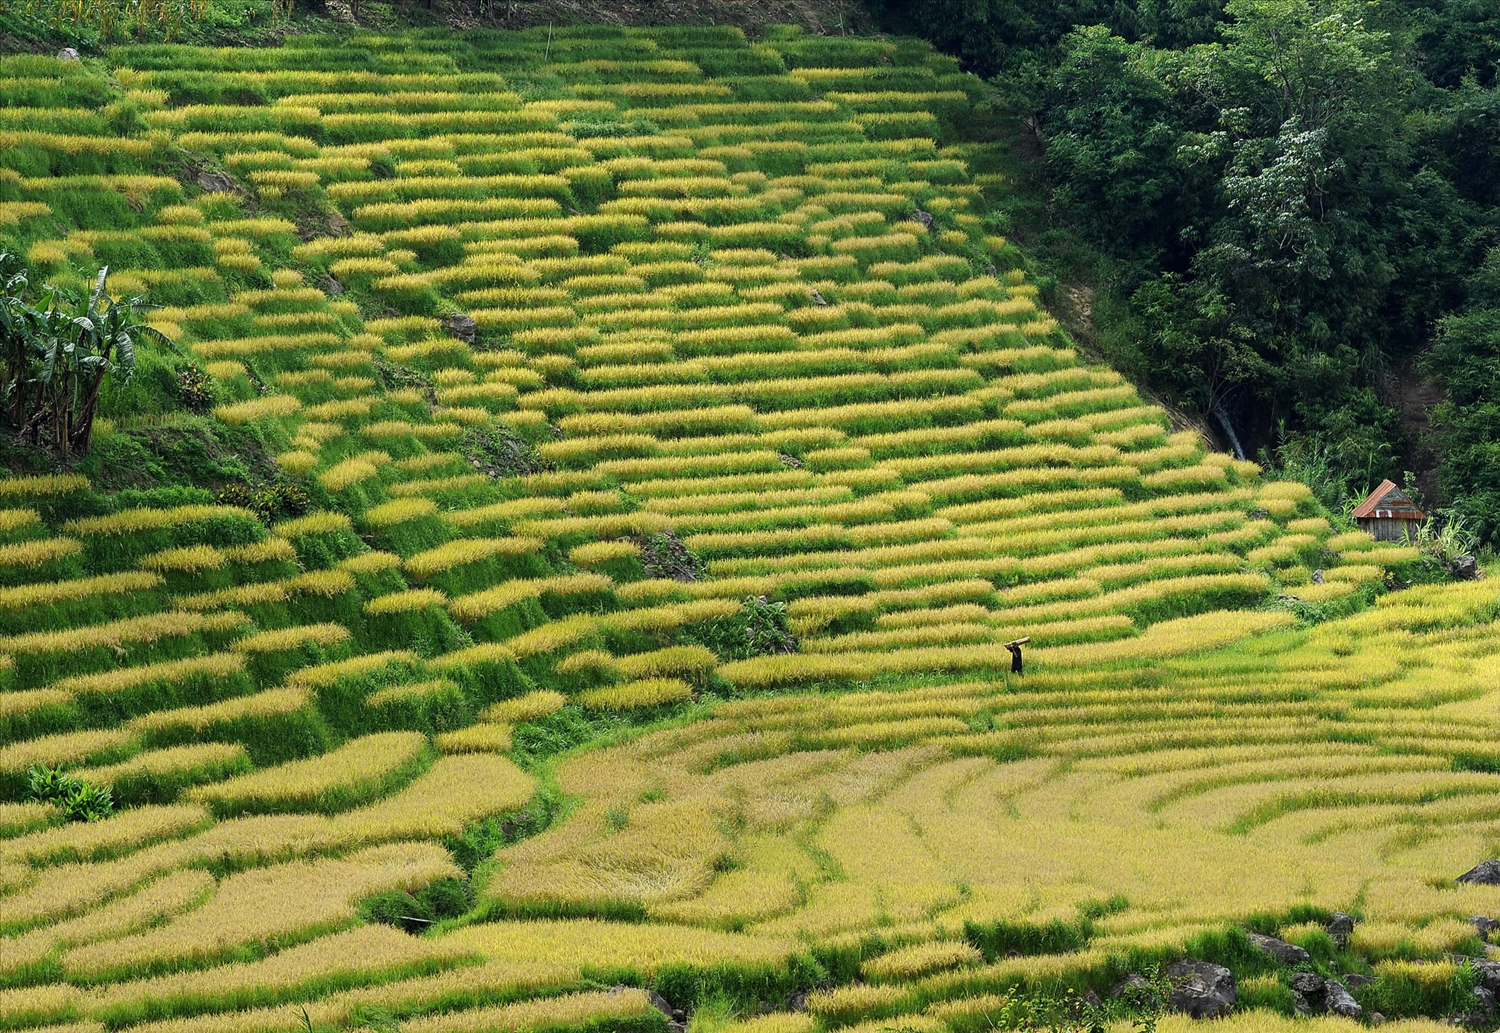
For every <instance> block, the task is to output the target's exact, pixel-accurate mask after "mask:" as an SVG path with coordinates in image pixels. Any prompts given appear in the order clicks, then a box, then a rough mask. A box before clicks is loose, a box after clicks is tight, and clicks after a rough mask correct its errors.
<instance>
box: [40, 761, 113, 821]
mask: <svg viewBox="0 0 1500 1033" xmlns="http://www.w3.org/2000/svg"><path fill="white" fill-rule="evenodd" d="M26 780H27V785H28V788H29V789H30V791H31V798H32V799H33V800H36V801H38V802H40V803H52V804H56V805H57V806H59V807H61V808H62V810H63V813H65V814H66V815H67V816H68V820H69V821H98V820H100V819H101V818H107V817H109V816H110V815H111V814H113V813H114V809H115V801H114V795H113V793H112V792H111V791H110V787H109V786H100V785H94V784H93V783H92V782H86V781H84V780H83V779H81V778H75V777H73V776H72V775H69V774H66V773H64V772H63V771H61V770H59V769H57V768H49V767H47V766H45V765H38V766H37V767H33V768H30V769H28V770H27V772H26Z"/></svg>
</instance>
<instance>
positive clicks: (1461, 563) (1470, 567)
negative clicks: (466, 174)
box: [1453, 555, 1479, 581]
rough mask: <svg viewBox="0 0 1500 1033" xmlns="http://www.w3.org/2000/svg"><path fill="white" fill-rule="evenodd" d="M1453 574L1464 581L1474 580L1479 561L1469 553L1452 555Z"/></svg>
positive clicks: (1477, 572) (1477, 574) (1476, 575)
mask: <svg viewBox="0 0 1500 1033" xmlns="http://www.w3.org/2000/svg"><path fill="white" fill-rule="evenodd" d="M1453 576H1454V577H1456V578H1460V579H1461V580H1464V581H1472V580H1474V579H1475V578H1476V577H1478V576H1479V561H1478V560H1477V559H1475V558H1474V557H1473V556H1469V555H1463V556H1455V557H1453Z"/></svg>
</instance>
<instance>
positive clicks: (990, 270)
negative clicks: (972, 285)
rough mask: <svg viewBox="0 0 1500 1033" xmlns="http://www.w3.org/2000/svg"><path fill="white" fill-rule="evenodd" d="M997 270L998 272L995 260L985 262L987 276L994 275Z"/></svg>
mask: <svg viewBox="0 0 1500 1033" xmlns="http://www.w3.org/2000/svg"><path fill="white" fill-rule="evenodd" d="M996 272H997V270H996V269H995V263H994V262H986V263H985V266H984V275H986V276H994V275H995V273H996Z"/></svg>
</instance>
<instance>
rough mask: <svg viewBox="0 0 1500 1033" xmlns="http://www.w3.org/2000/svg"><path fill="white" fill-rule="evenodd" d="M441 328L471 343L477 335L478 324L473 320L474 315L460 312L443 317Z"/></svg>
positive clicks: (466, 342)
mask: <svg viewBox="0 0 1500 1033" xmlns="http://www.w3.org/2000/svg"><path fill="white" fill-rule="evenodd" d="M443 329H444V330H446V331H448V333H449V334H451V335H452V336H454V337H457V338H458V339H459V340H460V341H463V342H464V343H465V344H473V343H474V339H475V338H476V337H478V336H479V324H478V323H476V322H474V317H473V316H466V315H464V314H462V313H456V314H454V315H451V316H447V317H445V318H444V319H443Z"/></svg>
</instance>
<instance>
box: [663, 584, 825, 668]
mask: <svg viewBox="0 0 1500 1033" xmlns="http://www.w3.org/2000/svg"><path fill="white" fill-rule="evenodd" d="M683 637H684V638H687V639H690V640H691V641H694V642H697V643H700V644H701V645H705V646H707V647H708V648H709V649H712V650H713V651H714V652H715V653H717V654H718V655H719V656H720V657H721V658H722V659H725V660H748V659H750V658H751V657H753V656H768V655H771V654H775V653H795V652H796V651H797V637H796V636H795V635H793V634H792V631H791V627H790V626H789V625H788V623H787V613H786V603H782V602H774V603H773V602H768V601H767V600H766V597H765V596H763V595H759V596H756V595H751V596H746V597H745V600H744V602H743V603H742V604H741V605H740V609H739V611H738V612H737V613H733V614H731V615H729V616H728V617H717V618H715V619H713V620H710V621H704V622H703V623H701V624H698V625H696V626H695V627H693V628H691V629H689V630H688V631H687V632H685V633H684V636H683Z"/></svg>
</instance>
